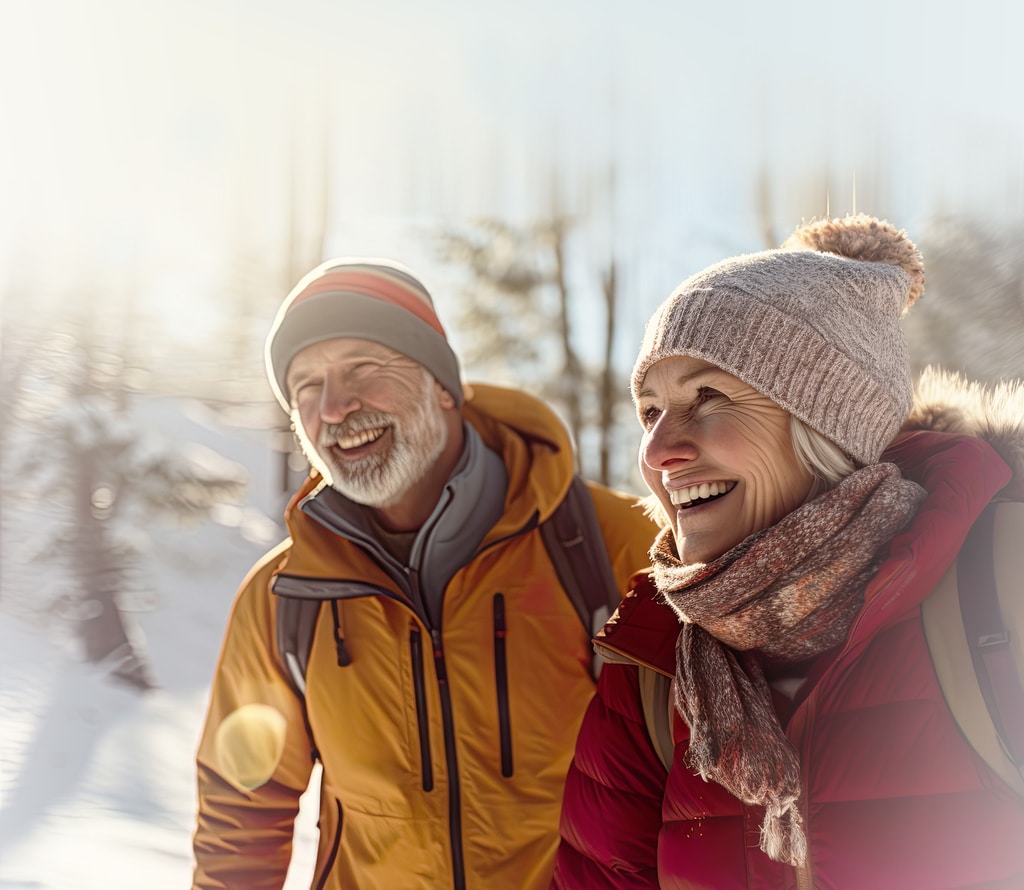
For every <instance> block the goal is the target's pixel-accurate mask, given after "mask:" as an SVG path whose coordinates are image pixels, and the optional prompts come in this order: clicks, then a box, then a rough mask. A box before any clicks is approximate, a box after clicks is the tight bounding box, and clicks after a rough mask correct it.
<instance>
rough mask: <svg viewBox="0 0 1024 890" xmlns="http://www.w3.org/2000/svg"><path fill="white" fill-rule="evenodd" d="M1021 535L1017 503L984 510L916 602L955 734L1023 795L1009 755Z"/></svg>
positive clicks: (1019, 652)
mask: <svg viewBox="0 0 1024 890" xmlns="http://www.w3.org/2000/svg"><path fill="white" fill-rule="evenodd" d="M1022 541H1024V503H1016V502H1013V503H1009V502H1005V503H999V504H995V505H991V506H990V507H989V508H987V510H986V512H985V513H983V514H982V518H980V519H979V521H978V522H977V523H975V526H974V527H973V528H972V530H971V532H970V533H969V535H968V538H967V540H966V541H965V542H964V546H963V547H962V548H961V549H960V553H959V555H958V557H957V560H956V561H955V562H954V563H953V565H952V566H950V568H949V570H948V571H947V572H946V574H945V575H944V576H943V577H942V579H941V580H940V581H939V583H938V585H937V586H936V588H935V590H934V591H933V592H932V594H931V595H930V596H929V597H928V599H926V600H925V601H924V603H923V604H922V607H921V618H922V621H923V624H924V630H925V637H926V639H927V642H928V650H929V652H930V654H931V657H932V664H933V665H934V667H935V673H936V676H937V677H938V679H939V685H940V686H941V687H942V694H943V697H944V698H945V700H946V704H947V705H948V706H949V709H950V712H951V713H952V715H953V717H954V718H955V720H956V722H957V725H958V727H959V728H960V732H961V733H962V734H963V736H964V738H965V739H966V740H967V742H968V743H969V744H970V745H971V747H972V748H974V750H975V752H976V753H977V754H978V756H979V757H981V758H982V760H984V761H985V763H986V764H987V765H988V766H989V768H990V769H991V770H992V771H993V772H994V773H996V774H997V775H998V776H999V777H1000V778H1001V779H1003V781H1004V782H1006V784H1007V785H1009V786H1010V788H1012V789H1013V790H1014V791H1016V793H1017V794H1019V795H1021V796H1022V797H1024V775H1022V773H1021V763H1020V761H1019V760H1018V761H1016V762H1015V761H1014V759H1013V756H1012V754H1011V750H1012V747H1013V745H1015V744H1016V742H1017V741H1018V737H1017V736H1016V735H1014V733H1016V732H1019V731H1020V723H1021V720H1022V719H1024V692H1021V683H1020V666H1022V665H1024V649H1022V643H1024V640H1022V638H1024V596H1022V587H1024V581H1022V579H1024V548H1022V546H1021V543H1022ZM993 597H995V601H994V602H995V607H994V608H993V599H992V598H993ZM993 615H995V616H996V621H997V623H993V618H992V616H993ZM986 650H987V651H986ZM1011 674H1012V676H1011ZM1015 697H1016V701H1017V704H1016V705H1015V704H1014V703H1013V702H1014V699H1015ZM1004 737H1005V738H1004Z"/></svg>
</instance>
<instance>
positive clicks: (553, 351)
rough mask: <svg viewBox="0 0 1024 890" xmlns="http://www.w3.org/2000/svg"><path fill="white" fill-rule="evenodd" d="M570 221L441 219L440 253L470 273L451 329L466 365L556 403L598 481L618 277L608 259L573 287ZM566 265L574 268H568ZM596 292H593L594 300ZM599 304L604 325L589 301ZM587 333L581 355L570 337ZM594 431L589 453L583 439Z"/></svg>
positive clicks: (610, 444) (612, 417)
mask: <svg viewBox="0 0 1024 890" xmlns="http://www.w3.org/2000/svg"><path fill="white" fill-rule="evenodd" d="M575 234H578V233H577V232H576V231H575V230H574V228H573V221H572V220H571V219H570V218H569V217H567V216H564V215H557V214H555V215H552V216H551V217H549V218H546V219H542V220H540V221H538V222H535V223H533V224H531V225H525V226H518V227H517V226H515V225H513V224H511V223H508V222H506V221H503V220H498V219H493V218H489V219H481V220H477V221H475V222H473V223H470V224H468V225H465V226H462V227H448V228H447V229H445V230H443V231H442V232H441V233H440V235H439V253H440V256H441V258H442V259H443V260H444V261H446V262H449V263H453V264H456V265H460V266H462V267H464V268H465V269H466V270H467V271H468V272H469V280H468V281H467V283H466V284H465V286H464V287H463V289H462V292H461V299H460V303H459V311H458V312H457V314H456V320H455V327H456V328H457V329H458V330H459V331H460V332H461V333H462V334H463V335H464V336H463V339H464V340H465V341H466V344H467V345H466V347H465V348H464V349H463V355H462V358H463V362H464V364H465V365H466V366H467V367H468V368H470V369H472V370H473V373H480V374H483V375H485V376H487V377H489V378H491V379H497V380H505V381H507V382H509V383H512V384H514V385H517V386H522V387H524V388H526V389H529V390H532V391H533V392H535V393H537V394H538V395H540V396H541V397H543V398H546V399H548V400H549V401H550V402H551V403H552V404H553V405H555V406H556V407H557V408H558V409H559V410H560V411H561V412H562V413H563V416H564V417H565V419H566V424H567V426H568V427H569V430H570V432H571V434H572V436H573V438H574V440H575V441H576V442H577V443H579V444H580V445H581V449H580V450H581V464H582V469H583V470H584V471H585V472H586V473H587V475H589V476H592V477H593V478H596V479H598V480H600V481H602V482H604V483H606V484H616V483H618V482H621V481H622V479H624V478H625V476H626V474H625V472H622V473H620V474H618V475H617V474H616V472H615V470H614V469H613V463H614V461H613V457H614V435H613V434H614V425H615V421H616V415H617V413H618V408H619V407H620V406H621V404H622V403H623V401H624V400H625V394H624V393H625V391H624V390H622V392H621V393H620V391H619V390H620V388H619V387H618V386H617V385H616V383H617V381H618V380H621V379H624V372H623V371H622V370H621V369H617V368H615V367H614V364H613V354H614V344H615V332H616V325H615V320H616V311H617V296H618V276H617V268H616V265H615V262H614V259H610V260H609V261H608V264H607V266H605V267H604V268H603V269H599V270H598V274H597V278H598V282H597V283H596V286H595V285H594V284H590V285H589V286H581V285H579V284H577V285H576V286H572V285H571V284H570V281H579V280H580V278H582V277H584V276H582V275H577V276H575V277H574V276H571V275H570V272H569V270H570V266H571V264H570V261H569V256H570V253H571V250H570V248H571V246H572V243H573V239H572V237H571V236H572V235H575ZM573 268H574V269H575V268H576V267H573ZM594 291H597V292H598V294H599V297H598V298H597V299H595V294H594ZM592 305H600V306H602V308H603V310H604V325H603V326H602V325H601V324H600V321H599V319H595V318H594V313H593V312H592V311H591V310H590V306H592ZM582 330H585V331H586V335H587V340H588V345H589V347H590V349H589V351H588V354H587V355H584V354H583V351H582V350H581V349H580V348H579V346H578V343H579V342H580V341H581V340H582V338H583V334H582V333H581V331H582ZM587 438H592V439H593V451H594V454H591V449H590V448H589V447H584V444H583V443H584V440H585V439H587Z"/></svg>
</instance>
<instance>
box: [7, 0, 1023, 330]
mask: <svg viewBox="0 0 1024 890" xmlns="http://www.w3.org/2000/svg"><path fill="white" fill-rule="evenodd" d="M0 5H2V7H3V10H4V15H3V18H4V27H3V28H2V29H0V112H2V115H3V117H2V120H3V122H4V128H3V131H2V133H0V207H2V208H3V213H2V215H0V217H2V218H0V262H2V263H4V265H5V266H6V274H3V273H4V270H2V269H0V286H2V284H3V282H4V281H5V280H7V281H15V282H18V281H24V280H25V279H26V278H27V279H30V280H31V281H33V282H34V284H35V285H36V286H41V287H43V288H48V289H50V290H52V291H53V292H54V293H57V292H72V291H80V290H81V289H82V288H83V287H85V288H93V289H95V288H102V289H103V290H104V291H105V292H106V293H108V294H113V297H112V299H114V300H115V301H116V300H118V299H120V300H125V299H133V297H134V295H137V294H142V295H144V300H145V302H146V304H147V305H151V306H153V308H154V311H159V312H160V313H163V314H164V315H169V316H171V317H172V318H175V319H176V318H177V317H178V316H183V317H184V318H186V319H189V322H188V323H187V324H181V325H180V326H181V327H183V328H185V329H187V330H189V331H195V330H196V327H195V324H194V321H193V319H201V318H203V317H206V316H209V315H210V314H211V311H212V307H216V305H217V300H218V294H219V293H220V292H221V291H222V289H223V287H224V280H225V276H226V275H227V274H228V272H227V269H228V268H229V267H230V265H231V262H232V257H234V256H235V255H236V254H237V253H238V250H239V247H240V246H242V247H244V248H245V249H246V250H247V251H249V252H255V253H256V255H258V256H262V257H263V260H264V261H265V263H266V264H267V267H268V268H269V267H271V266H273V264H274V262H275V254H276V253H278V252H279V251H280V250H281V246H280V245H281V240H282V234H283V232H282V220H283V216H284V214H283V199H284V196H285V195H286V188H285V182H286V177H287V176H288V175H290V174H289V169H290V167H289V158H290V157H294V158H296V159H297V164H296V167H297V169H298V171H299V173H298V175H299V181H300V183H302V186H301V187H300V193H301V192H302V191H303V189H305V191H306V194H307V197H306V198H304V199H303V200H308V198H309V196H310V195H311V194H312V193H313V192H315V190H316V179H315V175H314V174H313V173H312V172H311V171H315V170H317V169H318V163H319V153H318V152H319V146H320V145H321V144H322V139H323V135H324V127H325V121H327V122H329V125H330V130H331V133H330V135H331V145H332V150H333V152H332V175H333V178H334V183H333V189H332V192H331V198H332V207H331V213H332V226H331V230H330V231H331V237H330V240H329V252H333V253H362V254H367V253H388V254H392V255H396V254H397V255H399V258H401V259H404V260H405V261H407V262H409V263H410V264H411V265H413V266H414V267H416V266H417V265H419V266H420V267H421V268H422V265H424V264H427V265H429V264H430V263H432V257H431V254H430V252H429V250H428V249H427V248H426V247H425V246H424V244H423V239H422V237H421V236H420V235H419V234H417V233H419V232H421V231H423V229H424V227H426V228H427V229H429V228H430V227H431V226H433V225H435V224H436V222H437V220H439V219H456V220H457V219H462V218H466V217H468V216H470V215H475V214H497V215H503V216H509V217H513V218H516V219H526V218H529V217H531V216H533V215H535V214H537V213H539V212H542V211H543V210H544V209H546V207H547V205H548V203H549V201H550V196H549V195H550V189H549V188H548V182H549V178H550V176H551V175H552V171H557V175H558V177H559V181H560V183H561V187H562V190H563V192H564V196H563V201H564V202H565V204H566V205H567V206H569V207H570V208H571V209H575V210H577V211H578V212H579V213H581V214H582V215H584V216H585V217H586V218H587V219H588V220H590V221H591V223H592V225H593V226H594V227H595V232H596V234H595V235H594V236H593V237H592V239H591V241H592V245H596V246H592V247H591V250H594V251H601V250H602V249H603V248H602V247H601V246H600V245H601V244H604V243H607V242H608V241H609V240H610V239H612V238H614V243H615V249H616V251H617V252H618V254H619V255H620V257H621V258H622V261H623V263H624V264H627V265H628V266H629V268H630V269H631V270H632V271H631V273H630V274H631V276H632V278H631V280H630V283H631V285H632V286H634V287H635V289H636V293H637V301H638V307H640V308H639V310H638V313H637V314H638V316H640V315H644V314H645V311H646V309H649V308H652V307H653V305H654V304H655V303H656V302H657V301H658V300H659V299H660V298H661V296H663V294H664V292H665V290H667V288H669V287H670V286H671V285H672V284H673V283H675V281H677V280H679V279H680V278H682V277H684V275H685V274H688V273H689V272H692V271H693V270H694V269H696V268H699V267H700V266H701V265H704V264H705V263H707V262H709V261H712V260H714V259H717V258H719V256H722V255H725V254H726V253H733V252H737V251H740V250H745V249H756V248H759V247H761V246H763V245H762V244H761V243H759V241H758V239H759V237H760V233H759V232H758V230H757V227H756V226H755V225H754V222H755V210H754V203H753V194H754V191H755V186H756V182H755V176H756V174H757V171H758V169H759V168H760V167H761V166H764V167H766V168H767V169H768V170H769V172H770V182H771V183H772V194H773V204H774V206H775V207H776V209H777V212H778V216H779V217H780V218H779V220H778V224H779V225H780V226H781V227H782V228H783V229H788V228H789V227H791V226H792V225H793V224H795V223H796V222H797V221H798V220H795V219H788V218H786V214H787V212H795V211H793V210H790V208H789V206H788V203H787V202H789V201H790V200H791V199H792V195H793V194H794V193H795V191H796V189H797V188H798V187H803V186H804V185H805V184H806V180H808V179H813V178H814V177H818V178H820V179H821V180H822V182H824V178H825V174H826V173H828V174H829V175H831V177H832V181H833V184H834V187H835V188H836V190H837V192H838V194H829V195H828V199H829V209H830V210H831V212H833V213H842V212H845V211H847V210H849V209H851V203H852V195H853V192H854V182H855V181H856V190H857V194H858V195H860V196H862V198H861V200H862V202H863V199H864V196H870V195H872V194H876V195H881V196H883V198H881V199H879V200H884V204H885V206H884V207H871V206H864V205H863V203H862V204H861V206H859V207H858V209H863V210H869V211H875V212H882V213H886V214H890V215H892V216H893V217H894V220H893V221H894V222H897V223H898V224H900V225H905V226H907V227H908V228H912V227H913V226H914V225H915V224H916V223H917V222H918V221H919V220H921V219H923V218H925V217H926V216H927V215H928V214H930V213H932V212H934V211H935V210H936V209H937V208H942V209H951V210H969V211H972V212H978V211H982V212H985V213H990V214H993V215H996V216H1000V215H1003V216H1006V215H1015V216H1016V217H1020V216H1021V215H1022V214H1024V115H1022V114H1021V112H1020V108H1021V106H1022V102H1021V98H1020V94H1021V90H1022V87H1024V52H1022V48H1021V45H1020V40H1021V36H1020V35H1021V34H1022V33H1024V4H1018V3H1016V2H1013V0H1002V2H992V0H989V2H981V3H975V4H972V5H971V7H970V10H969V11H967V10H966V9H965V8H964V6H963V5H962V4H955V3H951V2H924V0H916V2H910V3H907V2H903V3H900V2H894V0H889V2H882V0H871V2H866V3H860V4H850V3H843V4H838V3H824V2H818V3H814V2H808V0H799V2H794V0H789V2H782V3H775V4H766V3H762V2H756V0H749V2H733V3H727V2H722V3H706V2H701V3H695V2H689V3H685V2H676V3H671V4H669V3H655V2H650V0H635V2H626V0H618V2H603V3H601V2H598V3H584V2H579V0H564V2H551V0H547V2H538V0H525V2H519V3H517V4H515V5H514V7H513V6H512V5H510V4H494V3H492V4H486V3H482V2H479V0H475V2H474V0H443V2H439V0H434V2H418V3H411V2H397V0H384V2H375V3H358V4H357V3H351V2H320V0H292V2H280V0H278V2H270V0H259V2H255V3H253V2H247V3H243V2H240V0H203V2H200V0H174V2H168V0H147V2H145V3H137V2H131V0H91V2H76V0H50V2H47V0H42V2H37V3H32V4H24V3H19V4H14V3H9V2H7V0H3V3H2V4H0ZM613 164H614V167H615V171H616V182H617V188H616V191H615V194H614V202H613V204H611V203H609V196H608V193H607V189H606V188H605V187H604V185H605V182H606V176H607V171H608V169H609V168H610V166H612V165H613ZM821 191H822V192H824V191H825V187H824V185H822V188H821ZM825 197H826V196H825V195H824V194H822V196H821V207H820V211H819V212H824V211H825ZM314 203H315V202H313V203H311V204H309V207H308V213H309V214H310V215H311V214H312V213H313V212H314V209H315V208H314V206H313V204H314ZM612 207H613V208H614V210H612V209H610V208H612ZM301 209H302V208H300V210H301ZM609 220H614V225H613V226H612V225H611V224H610V223H609ZM602 239H604V241H602ZM422 271H423V273H424V275H425V277H426V278H427V279H428V280H430V278H431V275H437V276H440V275H441V273H440V272H439V271H437V272H435V271H434V270H433V269H432V268H427V269H422ZM177 324H178V322H174V323H172V324H171V325H169V329H172V328H174V327H175V326H176V325H177ZM200 327H201V325H200Z"/></svg>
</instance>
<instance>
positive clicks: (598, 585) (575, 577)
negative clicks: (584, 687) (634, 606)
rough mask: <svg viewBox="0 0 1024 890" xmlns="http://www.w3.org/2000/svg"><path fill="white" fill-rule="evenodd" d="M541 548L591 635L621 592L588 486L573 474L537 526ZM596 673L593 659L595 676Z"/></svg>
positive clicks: (597, 663)
mask: <svg viewBox="0 0 1024 890" xmlns="http://www.w3.org/2000/svg"><path fill="white" fill-rule="evenodd" d="M540 531H541V536H542V537H543V539H544V546H545V547H547V551H548V556H549V557H550V558H551V562H552V564H553V565H554V567H555V572H556V573H557V575H558V580H559V581H560V582H561V585H562V587H563V588H564V590H565V592H566V595H567V596H568V597H569V599H570V601H571V602H572V604H573V606H574V608H575V609H576V614H577V615H579V616H580V621H581V622H582V623H583V627H584V629H585V630H586V632H587V633H588V634H589V635H590V636H591V637H593V636H594V635H595V634H596V633H597V632H598V631H599V630H600V629H601V628H602V627H604V625H605V623H606V622H607V621H608V619H609V618H610V617H611V614H612V612H614V611H615V609H616V608H618V605H619V600H620V599H621V596H622V593H621V591H620V590H619V588H618V582H617V581H616V580H615V573H614V572H613V571H612V566H611V561H610V559H609V558H608V550H607V548H606V547H605V543H604V536H603V535H602V534H601V526H600V524H599V523H598V521H597V512H596V511H595V510H594V501H593V499H592V498H591V496H590V491H589V490H588V489H587V483H586V482H585V481H584V480H583V479H582V478H581V477H580V476H579V475H576V476H573V480H572V484H571V485H570V486H569V491H568V492H567V493H566V495H565V497H564V498H563V499H562V502H561V503H560V504H559V505H558V506H557V507H556V508H555V512H554V513H553V514H552V515H551V517H550V518H549V519H548V520H547V521H546V522H544V523H542V524H541V527H540ZM600 670H601V661H600V658H599V656H597V655H596V654H595V655H594V660H593V674H594V678H595V679H596V678H597V675H598V674H599V673H600Z"/></svg>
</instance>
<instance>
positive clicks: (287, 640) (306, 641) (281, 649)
mask: <svg viewBox="0 0 1024 890" xmlns="http://www.w3.org/2000/svg"><path fill="white" fill-rule="evenodd" d="M276 599H277V651H278V653H279V654H280V656H281V661H282V663H283V664H284V667H285V670H286V671H287V672H288V677H289V679H290V681H291V686H292V689H294V690H295V692H296V693H297V694H298V695H299V697H300V698H304V697H305V695H306V666H307V664H308V662H309V650H310V649H311V648H312V646H313V631H314V630H315V629H316V619H317V616H318V615H319V613H320V602H321V601H320V600H310V599H299V598H297V597H291V596H278V597H277V598H276Z"/></svg>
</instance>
